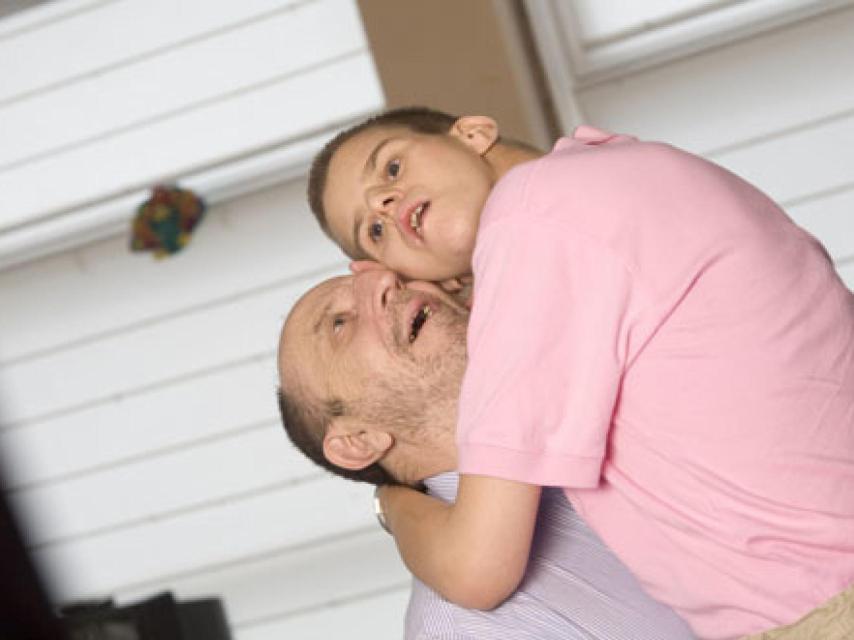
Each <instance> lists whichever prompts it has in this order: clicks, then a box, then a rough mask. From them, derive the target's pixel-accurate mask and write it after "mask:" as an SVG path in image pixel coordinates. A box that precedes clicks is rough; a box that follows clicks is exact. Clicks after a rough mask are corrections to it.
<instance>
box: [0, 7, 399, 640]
mask: <svg viewBox="0 0 854 640" xmlns="http://www.w3.org/2000/svg"><path fill="white" fill-rule="evenodd" d="M0 77H2V78H3V81H2V83H0V265H4V266H5V268H3V267H0V300H2V313H0V336H2V340H0V452H2V456H3V460H2V461H3V472H4V475H5V476H6V479H7V482H8V485H9V486H8V496H9V498H10V499H11V502H12V503H13V505H14V506H15V507H16V508H17V509H18V510H19V512H20V513H21V515H22V516H23V518H24V520H25V523H26V524H27V530H28V533H29V543H30V545H31V549H32V552H33V554H34V557H35V559H36V560H37V562H38V563H39V564H40V566H42V567H43V569H44V570H45V572H46V574H47V576H48V577H49V578H50V582H51V585H52V588H53V593H54V598H55V599H56V600H57V601H61V602H64V601H69V600H72V599H79V598H87V597H93V596H102V595H107V594H112V595H114V596H116V597H117V598H118V599H119V600H120V601H128V600H132V599H135V598H139V597H144V596H146V595H149V594H151V593H155V592H157V591H159V590H163V589H171V590H173V591H175V592H176V594H177V595H178V596H181V597H192V596H207V595H219V596H222V597H223V598H224V599H225V604H226V608H227V613H228V617H229V620H230V622H231V624H232V627H233V629H234V632H235V636H236V638H238V639H239V640H247V639H251V640H266V639H268V638H280V637H294V638H310V637H316V638H330V637H341V636H345V635H346V636H347V637H350V638H371V639H372V640H373V639H376V638H380V639H382V638H397V637H399V636H400V633H401V629H402V619H403V613H404V608H405V602H406V599H407V597H408V591H409V577H408V574H407V573H406V571H405V570H404V568H403V566H402V564H401V563H400V561H399V559H398V557H397V553H396V551H395V549H394V546H393V544H392V542H391V540H390V538H389V537H388V536H387V535H386V534H384V533H383V532H382V531H380V530H379V529H378V527H377V525H376V521H375V519H374V516H373V512H372V504H371V499H370V490H369V488H367V487H362V486H359V485H356V484H353V483H346V482H343V481H341V480H338V479H332V478H330V477H329V476H328V475H327V474H325V473H324V472H321V471H319V470H318V469H317V468H315V467H313V466H312V465H311V464H310V463H309V462H307V461H306V460H304V459H303V458H302V456H301V455H300V454H298V453H297V452H295V451H294V450H293V449H292V448H291V447H290V445H289V444H288V442H287V439H286V437H285V436H284V434H283V433H282V429H281V426H280V422H279V418H278V409H277V405H276V401H275V394H274V392H275V387H276V375H275V357H274V356H275V348H276V343H277V336H278V332H279V329H280V327H281V323H282V320H283V319H284V317H285V315H286V313H287V311H288V309H289V307H290V305H291V304H292V303H293V302H294V301H295V299H296V298H297V296H299V295H300V294H302V293H303V292H304V291H305V290H307V289H308V287H309V286H311V285H312V284H313V283H315V282H318V281H320V280H322V279H324V278H326V277H328V276H329V275H332V274H334V273H340V272H343V271H344V269H345V266H346V265H345V261H344V259H343V258H342V256H341V255H340V253H339V252H338V250H337V249H336V248H335V247H334V246H333V245H332V243H330V242H329V241H328V240H327V239H326V238H325V237H323V236H322V234H321V233H320V231H319V230H318V229H317V225H316V223H315V222H314V219H313V217H312V216H311V214H310V213H309V211H308V209H307V206H306V205H305V196H304V193H305V182H304V175H305V172H306V163H307V161H308V160H309V159H310V157H311V156H312V155H313V153H314V152H315V151H316V150H317V149H318V146H319V144H320V142H321V141H322V140H324V139H326V138H328V137H329V136H330V135H331V134H332V133H334V131H335V130H336V129H337V127H339V126H341V125H342V124H346V123H347V122H350V121H352V120H354V119H355V118H358V117H361V116H363V115H365V114H367V113H370V112H373V111H375V110H377V109H379V108H380V107H381V106H382V94H381V91H380V89H379V83H378V81H377V78H376V74H375V72H374V69H373V63H372V59H371V54H370V52H369V51H368V48H367V43H366V41H365V38H364V34H363V32H362V27H361V22H360V18H359V14H358V11H357V10H356V6H355V3H354V2H352V1H350V0H242V1H241V2H216V3H210V2H207V0H64V1H63V2H57V3H50V4H48V5H45V6H43V7H39V8H37V9H34V10H32V11H26V12H22V13H19V14H15V15H14V16H11V17H9V18H8V19H6V20H3V21H0ZM164 178H179V179H180V180H181V183H182V184H185V185H189V186H191V187H194V188H196V189H198V190H199V191H200V193H201V195H203V196H205V197H207V198H208V199H209V200H212V201H213V202H214V206H213V207H212V208H211V210H210V212H209V214H208V217H207V218H206V219H205V220H204V222H203V223H202V224H201V226H200V227H199V230H198V232H197V233H196V234H195V235H194V236H193V239H192V241H191V243H190V245H189V246H188V248H187V249H186V250H185V251H184V252H182V253H180V254H178V255H176V256H174V257H172V258H169V259H166V260H160V261H157V260H154V259H153V258H152V257H151V256H149V255H134V254H131V253H130V252H129V251H128V249H127V244H128V238H127V232H128V231H129V220H130V217H131V215H132V213H133V209H134V207H135V206H136V205H137V204H138V203H139V202H140V201H141V200H142V199H143V198H144V197H145V193H146V190H147V188H148V187H149V186H150V185H151V184H152V183H154V182H155V181H157V180H161V179H164ZM262 187H263V188H262ZM235 194H243V195H240V196H239V197H235ZM117 231H118V232H119V233H118V235H117ZM85 239H88V240H87V241H85V242H83V241H84V240H85ZM92 239H96V240H95V241H93V240H92ZM58 247H65V248H64V249H63V250H61V251H58V252H57V248H58Z"/></svg>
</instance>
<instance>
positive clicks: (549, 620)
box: [405, 473, 694, 640]
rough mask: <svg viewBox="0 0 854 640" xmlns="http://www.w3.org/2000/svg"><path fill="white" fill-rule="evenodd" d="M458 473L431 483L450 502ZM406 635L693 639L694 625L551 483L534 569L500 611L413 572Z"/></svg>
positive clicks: (413, 639) (420, 638)
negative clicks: (454, 599) (647, 589)
mask: <svg viewBox="0 0 854 640" xmlns="http://www.w3.org/2000/svg"><path fill="white" fill-rule="evenodd" d="M457 480H458V476H457V475H456V474H454V473H446V474H442V475H439V476H435V477H433V478H430V479H428V480H427V481H426V484H427V488H428V490H429V491H430V494H431V495H433V496H435V497H437V498H440V499H442V500H445V501H446V502H450V501H451V500H453V498H454V496H456V491H457ZM405 638H406V640H428V639H429V640H475V639H478V640H482V639H489V640H527V639H530V640H549V639H551V638H554V639H560V640H687V639H689V638H694V636H693V634H692V633H691V631H690V629H689V628H688V625H687V624H685V622H683V621H682V619H681V618H679V617H678V616H677V615H676V614H675V613H673V611H671V610H670V609H669V608H667V607H666V606H664V605H662V604H660V603H658V602H656V601H655V600H653V599H652V598H650V597H649V596H648V595H646V594H645V593H644V592H643V591H642V590H641V587H640V585H639V584H638V583H637V581H636V580H635V578H634V577H633V576H632V575H631V574H630V573H629V570H628V569H626V567H625V566H623V564H622V563H621V562H620V561H619V560H617V558H616V557H615V556H614V555H613V554H612V553H611V552H610V551H609V550H608V549H607V548H606V547H605V545H604V544H603V543H602V542H601V541H600V540H599V538H598V537H597V536H596V534H595V533H593V531H592V530H591V529H590V528H589V527H588V526H587V525H586V524H585V523H584V522H583V521H582V520H581V518H580V517H579V516H578V515H577V514H576V513H575V511H574V510H573V508H572V506H571V505H570V504H569V502H568V501H567V499H566V496H565V495H564V493H563V491H562V490H561V489H552V488H544V489H543V493H542V499H541V501H540V509H539V514H538V516H537V526H536V531H535V534H534V541H533V545H532V547H531V557H530V561H529V563H528V569H527V571H526V573H525V577H524V579H523V580H522V583H521V584H520V586H519V588H518V589H517V590H516V592H515V593H514V594H513V595H512V596H510V598H508V599H507V600H506V601H505V602H504V603H502V604H501V605H500V606H499V607H497V608H496V609H493V610H492V611H477V610H469V609H463V608H462V607H458V606H456V605H454V604H451V603H450V602H448V601H446V600H444V599H443V598H442V597H441V596H440V595H439V594H437V593H436V592H435V591H433V590H431V589H430V588H429V587H427V586H426V585H424V584H423V583H422V582H420V581H419V580H418V579H417V578H413V584H412V595H411V597H410V600H409V607H408V609H407V612H406V635H405Z"/></svg>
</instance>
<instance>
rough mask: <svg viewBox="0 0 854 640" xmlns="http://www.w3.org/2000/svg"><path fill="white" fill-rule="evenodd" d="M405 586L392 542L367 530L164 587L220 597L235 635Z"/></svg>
mask: <svg viewBox="0 0 854 640" xmlns="http://www.w3.org/2000/svg"><path fill="white" fill-rule="evenodd" d="M409 582H410V576H409V573H408V572H407V571H406V569H405V568H404V567H403V565H402V563H401V562H400V559H399V557H398V555H397V550H396V548H395V546H394V542H393V540H392V538H391V537H390V536H389V535H388V534H386V533H385V532H384V531H382V530H381V529H379V528H378V527H374V526H371V527H369V528H367V529H365V530H363V531H355V532H348V533H347V534H346V535H345V536H342V537H339V538H336V539H333V540H330V541H327V542H319V543H317V544H314V545H312V546H311V547H304V548H298V549H291V550H285V551H282V552H274V553H270V554H260V555H259V556H257V557H255V558H251V559H246V560H244V561H242V562H240V563H238V564H231V565H225V566H222V567H218V568H214V569H209V570H206V571H202V572H200V573H196V574H191V575H187V576H184V577H181V578H176V579H173V580H171V581H170V582H169V584H168V586H169V587H170V588H171V589H173V590H174V591H175V593H176V594H178V595H180V596H181V597H185V598H194V597H201V596H204V595H206V594H210V593H220V594H222V596H223V597H224V598H225V601H226V603H227V608H228V618H229V620H230V621H231V623H232V625H233V626H234V627H235V628H236V629H238V630H239V629H248V628H251V627H252V626H258V625H264V626H266V625H269V624H272V623H276V624H279V625H281V622H282V620H283V619H285V618H293V617H295V616H299V615H301V614H304V612H306V611H312V612H315V611H318V609H324V610H327V611H328V610H329V609H330V608H332V607H334V606H336V605H337V604H340V603H343V602H352V603H355V602H357V601H359V600H363V599H366V598H367V599H370V598H372V597H375V596H376V594H377V592H387V591H390V590H402V591H406V592H408V588H409ZM158 588H161V586H160V585H158V584H148V585H145V586H143V587H140V588H137V589H134V590H127V591H120V592H119V593H118V598H119V599H120V600H123V601H128V600H132V599H135V598H140V597H144V596H146V595H148V594H150V593H153V592H156V590H157V589H158ZM402 614H403V609H402V608H401V609H399V610H397V611H395V615H397V616H399V617H402ZM393 617H394V615H392V614H391V613H387V614H385V615H384V616H383V618H386V619H389V620H388V621H389V622H391V618H393ZM363 625H364V622H363ZM360 626H362V625H360ZM392 626H393V627H394V629H395V631H396V633H395V634H394V637H396V638H399V637H400V635H401V634H400V628H401V627H400V626H396V625H392ZM325 628H326V629H327V630H328V629H329V628H328V627H325ZM363 633H367V630H365V631H363ZM294 637H301V636H294Z"/></svg>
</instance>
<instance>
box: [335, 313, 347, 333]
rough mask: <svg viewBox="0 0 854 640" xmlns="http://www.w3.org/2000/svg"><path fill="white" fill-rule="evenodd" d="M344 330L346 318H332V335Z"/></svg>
mask: <svg viewBox="0 0 854 640" xmlns="http://www.w3.org/2000/svg"><path fill="white" fill-rule="evenodd" d="M343 328H344V316H335V317H334V318H332V333H338V332H339V331H341V329H343Z"/></svg>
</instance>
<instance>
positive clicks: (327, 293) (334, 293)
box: [285, 276, 353, 334]
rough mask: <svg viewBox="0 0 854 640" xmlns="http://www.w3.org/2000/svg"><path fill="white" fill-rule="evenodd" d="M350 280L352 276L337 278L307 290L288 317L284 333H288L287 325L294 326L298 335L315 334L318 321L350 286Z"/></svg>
mask: <svg viewBox="0 0 854 640" xmlns="http://www.w3.org/2000/svg"><path fill="white" fill-rule="evenodd" d="M352 280H353V276H338V277H336V278H330V279H329V280H324V281H323V282H321V283H320V284H318V285H316V286H315V287H313V288H311V289H309V291H307V292H306V293H305V294H304V295H303V296H302V297H301V298H300V299H299V300H298V301H297V303H296V304H295V305H294V307H293V309H292V310H291V312H290V314H289V315H288V319H287V321H286V322H285V332H287V331H288V325H294V326H295V327H296V329H297V331H298V332H299V333H302V334H304V333H305V332H307V331H310V332H311V333H316V332H317V331H316V329H317V323H318V321H320V320H321V319H322V318H323V317H324V316H325V315H326V314H327V313H329V311H330V310H331V308H332V306H333V305H334V304H335V302H336V301H337V300H338V299H339V298H340V297H341V295H342V294H343V292H344V291H345V290H346V289H348V288H349V287H350V286H351V283H352Z"/></svg>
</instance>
